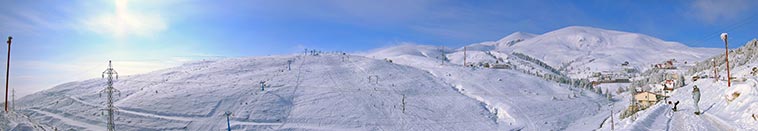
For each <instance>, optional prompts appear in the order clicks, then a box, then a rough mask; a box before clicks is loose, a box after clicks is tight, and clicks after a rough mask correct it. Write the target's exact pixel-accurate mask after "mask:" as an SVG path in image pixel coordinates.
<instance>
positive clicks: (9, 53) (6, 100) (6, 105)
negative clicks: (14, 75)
mask: <svg viewBox="0 0 758 131" xmlns="http://www.w3.org/2000/svg"><path fill="white" fill-rule="evenodd" d="M12 40H13V37H11V36H8V59H7V60H8V62H7V65H6V66H5V113H8V76H9V75H10V72H9V71H11V41H12Z"/></svg>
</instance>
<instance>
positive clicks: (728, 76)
mask: <svg viewBox="0 0 758 131" xmlns="http://www.w3.org/2000/svg"><path fill="white" fill-rule="evenodd" d="M721 40H724V48H725V49H726V81H727V85H726V87H732V74H731V73H730V72H729V42H727V41H728V40H727V34H726V33H721Z"/></svg>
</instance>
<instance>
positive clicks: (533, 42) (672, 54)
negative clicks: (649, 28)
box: [499, 26, 721, 73]
mask: <svg viewBox="0 0 758 131" xmlns="http://www.w3.org/2000/svg"><path fill="white" fill-rule="evenodd" d="M499 51H502V52H519V53H523V54H526V55H529V56H531V57H534V58H537V59H540V60H542V61H543V62H545V63H547V64H548V65H550V66H552V67H554V68H558V69H560V70H561V71H564V72H566V73H577V72H578V71H579V70H586V69H589V71H610V70H619V69H621V66H620V65H621V64H622V63H624V62H629V65H630V66H632V67H635V68H637V69H639V70H641V71H644V70H645V69H649V68H650V67H651V65H653V64H658V63H663V62H664V61H666V60H670V59H675V60H677V61H680V62H685V61H689V62H695V61H700V60H703V59H705V58H707V57H710V56H712V55H715V54H717V53H719V52H720V51H721V50H719V49H714V48H691V47H688V46H685V45H683V44H681V43H678V42H670V41H664V40H661V39H658V38H654V37H651V36H647V35H643V34H637V33H629V32H622V31H614V30H606V29H599V28H593V27H583V26H570V27H566V28H562V29H558V30H555V31H551V32H547V33H545V34H542V35H539V36H536V37H534V38H531V39H526V40H525V41H523V42H520V43H519V44H516V45H514V46H513V47H512V48H509V49H505V50H499Z"/></svg>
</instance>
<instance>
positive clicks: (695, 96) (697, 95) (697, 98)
mask: <svg viewBox="0 0 758 131" xmlns="http://www.w3.org/2000/svg"><path fill="white" fill-rule="evenodd" d="M692 99H694V100H695V114H698V115H700V107H698V105H697V103H698V102H700V89H699V88H697V86H693V89H692Z"/></svg>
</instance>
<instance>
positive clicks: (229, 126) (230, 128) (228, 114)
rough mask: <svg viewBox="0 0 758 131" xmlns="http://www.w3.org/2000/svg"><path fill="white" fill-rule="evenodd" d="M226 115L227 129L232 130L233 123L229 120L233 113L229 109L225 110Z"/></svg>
mask: <svg viewBox="0 0 758 131" xmlns="http://www.w3.org/2000/svg"><path fill="white" fill-rule="evenodd" d="M224 115H226V130H227V131H232V124H231V123H230V122H229V116H231V115H232V112H229V111H227V112H224Z"/></svg>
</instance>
